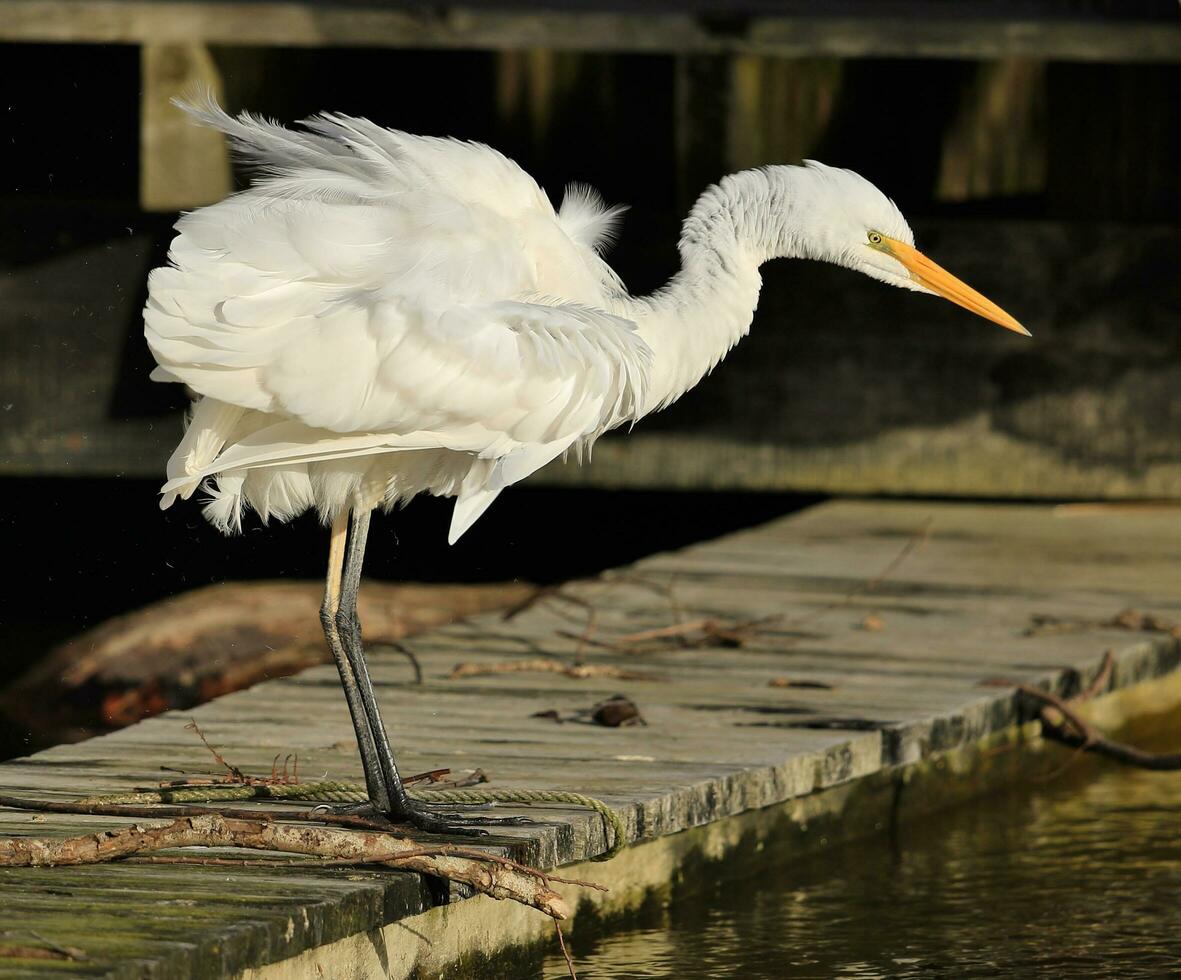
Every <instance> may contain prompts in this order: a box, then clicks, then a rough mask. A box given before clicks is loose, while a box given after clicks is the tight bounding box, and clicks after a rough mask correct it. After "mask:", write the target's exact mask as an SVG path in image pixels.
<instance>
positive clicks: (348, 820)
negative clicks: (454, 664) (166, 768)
mask: <svg viewBox="0 0 1181 980" xmlns="http://www.w3.org/2000/svg"><path fill="white" fill-rule="evenodd" d="M0 807H8V808H10V809H13V810H32V811H35V812H42V811H43V812H47V813H80V814H87V815H97V816H113V817H198V816H210V815H215V816H222V817H227V818H233V819H237V820H252V821H259V820H262V821H267V820H270V819H275V820H295V821H305V822H312V823H319V822H323V823H335V824H340V825H343V826H349V827H353V828H356V829H361V830H373V831H376V832H377V833H386V832H388V830H389V824H388V823H385V822H382V821H378V820H373V819H370V818H368V817H360V816H356V815H350V814H333V813H324V812H323V811H322V810H321V809H320V808H318V807H317V808H315V809H312V810H268V811H266V813H260V812H259V811H258V810H248V809H244V808H235V807H218V808H216V809H214V808H212V807H204V806H197V805H193V804H186V805H162V804H153V805H151V806H139V805H134V804H127V803H81V802H73V801H70V802H65V801H57V800H33V799H25V798H23V797H19V796H0ZM2 842H3V838H0V843H2ZM422 853H423V854H452V855H455V856H459V857H470V858H472V859H473V860H477V861H487V862H488V863H491V864H501V865H504V866H505V867H506V868H516V869H517V870H519V871H521V872H523V873H525V874H531V875H536V876H538V877H539V878H541V879H542V880H543V881H546V882H549V881H556V882H559V883H561V884H564V885H579V886H581V887H584V888H594V889H597V890H598V891H607V890H608V889H607V887H606V886H605V885H600V884H597V883H595V882H593V881H583V880H581V879H579V878H560V877H558V876H557V875H553V874H549V873H548V872H545V871H541V870H538V869H537V868H531V867H529V866H528V865H526V864H521V863H520V862H518V861H514V860H512V858H507V857H503V856H501V855H499V854H489V853H486V852H484V851H480V850H476V849H474V848H461V847H455V846H453V845H450V844H444V845H438V846H433V847H428V848H424V849H422ZM407 856H411V855H403V857H407ZM137 860H144V861H147V860H149V858H146V857H145V858H137ZM151 860H154V861H155V862H156V863H160V864H166V863H175V864H200V863H202V862H203V861H210V862H215V863H216V862H217V861H219V860H221V861H225V860H229V859H225V858H222V859H214V858H208V859H204V858H191V859H183V858H181V857H179V856H178V857H167V858H165V857H158V858H153V859H151ZM239 860H240V861H241V863H243V864H260V863H265V860H264V859H259V858H251V859H239ZM277 863H280V864H282V865H283V866H284V867H290V866H294V862H293V861H292V860H290V859H286V860H281V861H279V862H277ZM311 863H312V864H313V865H314V866H316V867H325V866H332V865H333V864H357V863H358V861H357V860H355V859H352V858H349V859H345V860H339V861H331V860H329V859H323V860H320V861H316V862H311Z"/></svg>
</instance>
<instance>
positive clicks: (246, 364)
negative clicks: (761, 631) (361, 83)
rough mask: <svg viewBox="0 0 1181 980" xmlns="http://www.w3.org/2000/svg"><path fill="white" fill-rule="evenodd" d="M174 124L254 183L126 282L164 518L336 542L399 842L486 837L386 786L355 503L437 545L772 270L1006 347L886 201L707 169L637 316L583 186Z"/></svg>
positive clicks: (660, 378)
mask: <svg viewBox="0 0 1181 980" xmlns="http://www.w3.org/2000/svg"><path fill="white" fill-rule="evenodd" d="M182 108H185V109H186V110H187V111H188V112H190V113H191V114H192V115H193V116H194V117H195V118H196V120H197V121H198V122H200V123H203V124H205V125H207V126H212V127H214V128H216V129H219V130H221V131H222V132H224V133H225V134H227V135H228V137H229V138H230V141H231V144H232V146H233V148H234V149H235V150H236V151H237V153H238V154H239V155H240V156H241V157H242V158H244V159H245V160H246V161H247V162H249V163H250V164H253V165H254V166H255V167H256V168H257V170H258V174H257V178H256V180H255V182H254V184H253V186H252V187H250V188H249V189H248V190H245V191H243V192H241V193H238V194H235V195H233V196H231V197H229V198H227V199H226V200H224V201H221V202H220V203H218V204H214V205H211V206H209V207H204V208H201V209H199V210H197V211H194V212H192V213H189V214H186V215H184V216H183V217H181V219H180V220H179V222H178V223H177V225H176V228H177V231H178V235H177V237H176V238H175V239H174V240H173V242H172V247H171V251H170V252H169V264H168V265H167V266H166V267H163V268H159V269H156V270H154V271H153V272H152V273H151V277H150V279H149V296H148V301H147V306H146V309H145V311H144V322H145V334H146V336H147V341H148V344H149V346H150V347H151V350H152V353H153V354H154V355H155V357H156V360H157V361H158V363H159V367H158V368H157V370H156V371H155V372H154V373H153V377H154V378H155V379H156V380H161V381H175V382H183V383H184V384H186V385H187V386H188V387H189V388H190V389H191V390H192V392H194V394H195V397H196V402H195V405H194V407H193V410H192V417H191V420H190V422H189V425H188V429H187V431H186V432H185V435H184V438H183V439H182V440H181V442H180V445H179V446H178V447H177V449H176V451H175V452H174V453H173V454H172V458H171V459H170V460H169V462H168V470H167V475H168V481H167V483H165V484H164V487H163V490H162V494H163V496H162V499H161V506H162V507H168V506H169V505H170V504H171V503H172V502H173V501H174V500H175V499H176V498H177V497H178V496H179V497H184V498H187V497H189V496H191V495H192V494H193V493H194V491H196V490H197V488H198V487H199V486H201V485H202V484H204V486H205V488H206V490H207V491H208V494H209V497H208V500H207V502H206V504H205V508H204V513H205V516H206V517H207V518H208V519H209V520H210V521H211V522H212V523H213V524H215V525H216V526H217V527H218V528H220V529H221V530H222V531H226V532H230V531H236V530H238V529H239V527H240V522H241V520H242V515H243V511H244V510H245V509H246V508H247V507H249V508H251V509H253V510H254V511H255V512H256V513H257V514H258V515H259V517H261V519H262V520H264V521H266V520H268V519H270V518H276V519H278V520H287V519H289V518H292V517H295V516H296V515H297V514H300V513H302V512H303V511H305V510H308V509H310V508H313V507H314V508H316V510H317V511H318V512H319V514H320V516H321V518H322V519H323V520H324V521H325V523H326V524H328V525H329V526H330V527H331V535H330V547H329V560H328V580H327V581H328V584H327V589H326V593H325V599H324V606H323V610H322V617H321V618H322V621H323V626H324V631H325V633H326V635H327V637H328V642H329V645H330V646H331V648H332V652H333V655H334V657H335V659H336V662H337V666H338V668H339V670H340V675H341V681H342V684H343V686H344V689H345V693H346V696H347V698H348V702H349V709H350V711H351V714H352V719H353V725H354V728H355V730H356V734H357V741H358V745H359V748H360V752H361V757H362V762H363V764H364V769H365V778H366V783H367V786H368V790H369V795H370V800H371V802H372V804H373V806H374V807H375V808H376V809H377V810H378V811H380V812H381V813H383V814H385V815H387V816H388V817H389V818H390V819H392V820H397V821H408V822H410V823H412V824H414V825H416V826H418V827H420V828H424V829H428V830H435V831H446V830H457V829H464V830H466V829H467V828H469V827H470V826H471V825H473V824H476V823H481V822H490V821H488V820H486V819H485V818H480V817H474V816H470V815H468V816H458V815H454V814H450V813H448V814H446V815H441V814H440V813H439V812H438V811H437V808H435V807H428V806H427V805H426V804H423V803H420V802H417V801H415V800H413V799H411V798H410V796H409V795H408V794H407V793H406V790H405V789H404V788H403V785H402V781H401V779H400V777H399V775H398V769H397V766H396V764H395V762H394V756H393V753H392V752H391V750H390V747H389V741H388V738H387V737H386V732H385V728H384V725H383V723H382V719H381V713H380V711H379V710H378V706H377V703H376V700H375V698H374V694H373V688H372V685H371V684H370V681H369V677H368V673H367V670H366V667H365V660H364V657H363V653H362V647H361V634H360V626H359V624H358V621H357V617H356V596H357V587H358V584H359V581H360V575H361V563H362V559H363V555H364V549H365V541H366V536H367V533H368V530H369V521H370V515H371V513H372V511H373V510H374V509H376V508H378V507H380V508H382V509H384V510H389V509H390V508H391V507H393V506H395V505H397V504H400V503H404V502H406V501H408V500H409V499H410V498H412V497H414V496H415V495H417V494H420V493H430V494H434V495H437V496H447V497H454V498H455V508H454V516H453V517H452V521H451V531H450V541H452V542H454V541H455V540H456V539H457V538H458V537H459V536H460V535H462V534H463V533H464V532H465V531H466V530H467V529H468V528H470V527H471V526H472V524H473V522H475V521H476V520H477V519H478V518H479V516H480V515H481V514H482V513H483V512H484V511H485V510H486V509H487V507H488V506H489V504H491V503H492V501H493V500H495V499H496V496H497V495H498V494H499V493H500V492H501V491H502V490H503V489H504V488H505V487H507V486H510V485H511V484H514V483H517V482H518V481H520V480H522V479H524V478H525V477H527V476H528V475H529V474H531V473H533V472H534V471H535V470H537V469H539V468H540V467H542V466H544V465H545V464H546V463H548V462H550V461H551V460H552V459H554V458H555V457H557V456H560V455H562V454H564V453H568V452H570V451H573V452H574V454H575V455H576V456H578V457H579V458H581V457H582V455H583V454H584V453H585V452H586V451H587V450H589V449H590V447H591V445H592V444H593V443H594V441H595V440H596V439H597V438H598V437H599V436H601V435H602V434H603V433H604V432H606V431H608V430H609V429H613V428H615V427H617V426H620V425H624V424H629V423H632V422H635V421H636V420H638V419H640V418H642V417H643V416H645V415H647V414H648V413H649V412H653V411H656V410H657V409H660V408H663V407H664V406H666V405H668V404H670V403H671V402H673V401H675V400H676V399H678V398H679V397H680V396H681V395H683V394H684V393H685V392H686V391H688V390H689V389H690V388H692V387H693V386H694V385H695V384H696V383H697V382H698V381H700V380H701V379H702V377H704V376H705V375H706V374H707V373H708V372H709V371H710V370H711V369H712V368H713V367H714V366H715V365H716V364H717V363H718V361H720V360H721V359H722V357H723V356H725V354H726V352H727V351H729V350H730V348H731V347H733V346H734V345H735V344H736V343H737V342H738V341H739V340H740V339H741V338H742V337H743V336H744V335H745V334H746V333H747V331H748V330H749V328H750V325H751V320H752V318H753V315H754V311H755V306H756V303H757V301H758V296H759V288H760V285H761V282H762V280H761V278H760V275H759V267H760V265H762V264H763V263H764V262H766V261H768V260H769V259H774V258H782V257H806V258H811V259H820V260H823V261H827V262H833V263H836V264H838V265H842V266H846V267H848V268H850V269H854V270H856V271H858V272H863V273H865V274H866V275H869V276H872V277H873V278H875V279H880V280H882V281H883V282H886V283H888V284H890V285H893V286H901V287H903V288H905V289H912V290H915V291H917V292H925V293H935V294H938V295H940V296H943V297H945V298H947V299H949V300H951V301H952V302H954V303H958V304H959V305H961V306H963V307H966V308H967V309H969V310H971V311H973V312H975V313H978V314H980V315H981V316H984V317H987V318H988V319H990V320H993V321H995V322H996V323H999V324H1000V325H1001V326H1004V327H1007V328H1008V329H1010V330H1014V331H1017V332H1019V333H1027V331H1025V329H1024V328H1023V327H1022V326H1021V325H1020V324H1019V323H1018V322H1017V321H1016V320H1014V319H1013V318H1012V317H1011V316H1009V315H1008V314H1007V313H1005V312H1004V311H1003V310H1001V309H1000V308H999V307H997V306H996V305H995V304H993V303H992V302H991V301H989V300H988V299H986V298H984V297H983V296H981V295H980V294H979V293H977V292H976V291H975V290H973V289H971V288H970V287H968V286H967V285H965V284H964V283H962V282H960V281H959V280H958V279H956V278H955V277H953V276H952V275H950V274H949V273H947V272H945V271H944V270H943V269H941V268H940V267H939V266H937V265H936V264H935V263H934V262H932V261H931V260H929V259H927V258H926V257H924V256H923V255H922V254H921V253H920V252H918V251H916V249H915V247H914V235H913V234H912V232H911V230H910V228H909V226H908V225H907V223H906V221H905V219H904V218H903V217H902V214H901V213H900V212H899V211H898V209H897V208H896V207H895V206H894V204H893V202H891V201H890V200H889V199H888V198H887V197H886V196H885V195H883V194H882V193H881V192H880V191H879V190H877V188H875V187H874V186H873V185H872V184H871V183H869V181H867V180H865V179H864V178H862V177H859V176H858V175H857V174H855V173H852V172H851V171H848V170H839V169H835V168H833V167H828V166H825V165H823V164H820V163H815V162H812V161H808V162H806V163H805V164H804V165H803V166H772V167H763V168H761V169H758V170H749V171H746V172H743V173H738V174H734V175H732V176H729V177H726V178H725V179H723V180H722V181H720V182H719V183H718V184H716V185H715V186H712V187H710V188H709V189H707V190H706V191H705V192H704V193H703V194H702V195H701V197H700V199H699V200H698V201H697V203H696V204H695V205H694V207H693V209H692V212H691V213H690V214H689V216H688V218H687V219H686V220H685V223H684V227H683V230H682V233H681V240H680V253H681V259H682V268H681V271H680V272H678V273H677V274H676V275H675V276H674V277H673V279H672V280H671V281H670V282H669V283H668V284H667V285H666V286H664V287H663V288H661V289H659V290H658V291H657V292H655V293H653V294H652V295H650V296H641V297H634V296H631V295H629V294H628V292H627V291H626V289H625V288H624V286H623V283H622V282H621V281H620V279H619V278H618V276H616V275H615V273H614V272H613V271H612V270H611V268H610V267H609V266H608V265H607V264H606V262H604V261H603V259H602V258H600V256H599V252H600V250H601V248H602V246H603V245H604V243H606V242H607V241H609V240H610V238H611V237H612V234H613V232H614V229H615V225H616V221H617V218H618V216H619V213H620V210H621V209H620V208H609V207H605V206H604V205H603V203H602V202H601V200H600V199H599V197H598V195H597V194H596V193H595V192H594V191H592V190H590V189H589V188H586V187H581V186H578V185H572V186H571V187H570V188H568V189H567V191H566V195H565V198H564V200H563V202H562V205H561V207H560V208H558V209H557V210H555V209H554V207H553V205H552V204H551V203H550V201H549V199H548V198H547V197H546V195H545V193H544V192H543V191H542V190H541V188H540V187H539V186H538V185H537V183H536V182H535V181H534V180H533V179H532V178H531V177H530V176H529V175H528V174H526V173H525V172H524V171H523V170H522V169H521V168H520V167H518V166H517V165H516V164H514V163H513V162H512V161H510V160H508V159H507V158H505V157H504V156H502V155H501V154H499V153H497V152H496V151H495V150H493V149H490V148H489V147H487V146H484V145H481V144H478V143H469V142H462V141H459V140H453V139H438V138H429V137H421V136H412V135H409V134H406V133H401V132H396V131H393V130H388V129H384V128H381V127H379V126H377V125H375V124H373V123H372V122H369V121H368V120H365V119H359V118H354V117H350V116H345V115H338V114H323V115H319V116H316V117H314V118H311V119H308V120H305V121H304V122H303V123H302V127H303V128H302V130H292V129H287V128H284V127H282V126H279V125H277V124H275V123H272V122H268V121H265V120H263V119H261V118H257V117H254V116H251V115H249V114H246V113H243V114H242V115H240V116H238V117H237V118H233V117H231V116H229V115H227V114H226V113H225V112H223V111H222V110H221V109H220V108H219V107H218V106H217V105H216V104H214V103H213V102H212V101H207V102H205V103H204V104H201V105H188V106H182Z"/></svg>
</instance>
